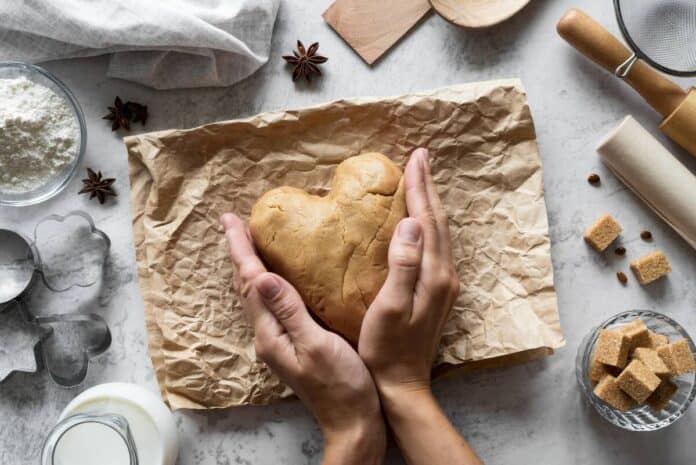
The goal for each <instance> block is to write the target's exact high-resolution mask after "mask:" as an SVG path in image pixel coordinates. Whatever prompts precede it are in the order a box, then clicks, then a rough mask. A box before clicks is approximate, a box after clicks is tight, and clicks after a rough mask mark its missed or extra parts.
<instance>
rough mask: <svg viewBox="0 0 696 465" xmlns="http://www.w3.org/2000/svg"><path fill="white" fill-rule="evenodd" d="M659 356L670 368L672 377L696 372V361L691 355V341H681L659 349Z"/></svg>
mask: <svg viewBox="0 0 696 465" xmlns="http://www.w3.org/2000/svg"><path fill="white" fill-rule="evenodd" d="M657 354H658V355H659V356H660V358H662V360H663V361H664V362H665V364H666V365H667V366H668V367H669V369H670V371H671V372H672V375H674V376H679V375H683V374H686V373H691V372H693V371H696V360H694V354H693V353H691V347H689V341H687V340H686V339H680V340H678V341H675V342H673V343H671V344H667V345H664V346H661V347H658V348H657Z"/></svg>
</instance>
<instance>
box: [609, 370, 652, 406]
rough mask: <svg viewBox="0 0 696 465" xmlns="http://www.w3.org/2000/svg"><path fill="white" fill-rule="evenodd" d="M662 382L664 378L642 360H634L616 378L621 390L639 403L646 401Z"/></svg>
mask: <svg viewBox="0 0 696 465" xmlns="http://www.w3.org/2000/svg"><path fill="white" fill-rule="evenodd" d="M661 382H662V380H661V379H660V378H658V377H657V375H655V373H653V372H652V371H650V369H649V368H648V367H646V366H645V364H644V363H643V362H641V361H640V360H632V361H631V363H629V364H628V366H627V367H626V368H624V370H623V371H622V372H621V374H620V375H619V376H618V377H617V378H616V383H617V384H618V385H619V387H620V388H621V390H622V391H623V392H625V393H626V394H628V395H629V396H631V397H632V398H633V400H635V401H636V402H638V403H639V404H642V403H644V402H645V400H646V399H647V398H648V397H650V394H652V393H653V392H655V389H657V387H658V386H659V385H660V383H661Z"/></svg>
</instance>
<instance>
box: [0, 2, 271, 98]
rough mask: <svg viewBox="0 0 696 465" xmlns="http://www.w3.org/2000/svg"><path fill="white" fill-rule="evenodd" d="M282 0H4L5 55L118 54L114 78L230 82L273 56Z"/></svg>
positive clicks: (0, 31) (0, 53)
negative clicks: (277, 19)
mask: <svg viewBox="0 0 696 465" xmlns="http://www.w3.org/2000/svg"><path fill="white" fill-rule="evenodd" d="M278 2H279V0H0V60H16V61H26V62H41V61H47V60H53V59H60V58H69V57H85V56H93V55H102V54H109V53H110V54H113V56H112V57H111V60H110V63H109V68H108V72H107V74H108V76H110V77H114V78H120V79H126V80H129V81H135V82H138V83H141V84H144V85H147V86H150V87H154V88H157V89H171V88H183V87H209V86H228V85H231V84H234V83H235V82H237V81H239V80H241V79H244V78H245V77H247V76H249V75H250V74H252V73H253V72H254V71H256V70H257V69H258V68H260V67H261V66H262V65H263V64H264V63H265V62H266V61H267V60H268V55H269V51H270V48H271V35H272V33H273V25H274V23H275V18H276V14H277V12H278Z"/></svg>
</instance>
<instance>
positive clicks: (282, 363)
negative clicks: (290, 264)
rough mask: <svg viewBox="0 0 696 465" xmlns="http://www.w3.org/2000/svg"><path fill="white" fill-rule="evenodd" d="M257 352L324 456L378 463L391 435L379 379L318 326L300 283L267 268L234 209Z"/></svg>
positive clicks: (233, 235)
mask: <svg viewBox="0 0 696 465" xmlns="http://www.w3.org/2000/svg"><path fill="white" fill-rule="evenodd" d="M220 222H221V223H222V225H223V227H224V228H225V235H226V238H227V243H228V246H229V250H230V256H231V258H232V262H233V264H234V267H235V282H234V286H235V289H236V290H237V292H238V294H239V295H240V296H241V299H242V303H243V305H244V308H245V310H246V312H247V313H248V315H249V317H250V318H251V320H252V322H253V325H254V330H255V333H256V337H255V347H256V353H257V355H258V356H259V357H260V358H261V359H262V360H263V361H265V362H266V363H267V364H268V365H269V366H270V368H271V369H272V370H273V372H274V373H276V374H277V375H278V377H279V378H280V379H281V380H282V381H283V382H285V383H286V384H288V385H289V386H290V387H292V389H293V390H294V391H295V393H296V394H297V396H298V397H299V398H300V399H301V400H302V402H303V403H304V404H305V405H306V406H307V407H308V408H309V410H310V411H311V412H312V414H313V415H314V417H315V418H316V419H317V421H318V423H319V426H320V428H321V430H322V433H323V435H324V442H325V453H324V462H325V463H331V464H332V465H334V464H335V465H338V464H342V463H364V464H368V465H369V464H378V463H381V460H382V458H383V456H384V450H385V447H386V436H385V428H384V420H383V419H382V415H381V410H380V403H379V398H378V395H377V390H376V388H375V384H374V382H373V380H372V377H371V376H370V373H369V372H368V370H367V368H366V367H365V365H364V363H363V361H362V360H361V359H360V357H359V356H358V354H357V353H356V352H355V350H354V349H353V348H352V347H351V346H350V345H349V344H348V343H347V342H346V341H345V340H344V339H343V338H341V337H340V336H338V335H336V334H334V333H332V332H329V331H326V330H325V329H323V328H322V327H320V326H319V325H318V324H317V323H316V322H315V321H314V320H313V319H312V317H311V316H310V315H309V313H308V311H307V308H306V307H305V304H304V302H302V299H301V297H300V295H299V294H298V292H297V291H296V290H295V288H294V287H293V286H292V285H290V283H288V282H287V281H285V280H284V279H283V278H281V277H280V276H278V275H275V274H273V273H269V272H267V271H266V268H265V266H264V265H263V263H262V261H261V259H260V258H259V257H258V256H257V254H256V251H255V249H254V246H253V243H252V240H251V236H250V235H249V232H248V229H247V228H246V226H245V224H244V223H243V221H242V220H241V219H239V218H238V217H237V216H236V215H234V214H231V213H228V214H225V215H223V216H222V218H221V219H220Z"/></svg>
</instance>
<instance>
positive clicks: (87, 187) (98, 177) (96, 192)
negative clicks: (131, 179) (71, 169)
mask: <svg viewBox="0 0 696 465" xmlns="http://www.w3.org/2000/svg"><path fill="white" fill-rule="evenodd" d="M87 176H88V177H87V179H83V180H82V183H83V184H84V186H82V189H81V190H80V192H78V194H89V198H90V199H93V198H94V197H96V198H97V199H98V200H99V203H100V204H103V203H104V202H105V201H106V198H107V197H109V196H112V197H116V192H115V191H114V188H113V187H112V184H113V183H114V182H115V181H116V179H115V178H106V179H103V178H102V173H101V171H99V172H97V173H95V172H94V171H93V170H92V169H91V168H87Z"/></svg>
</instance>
